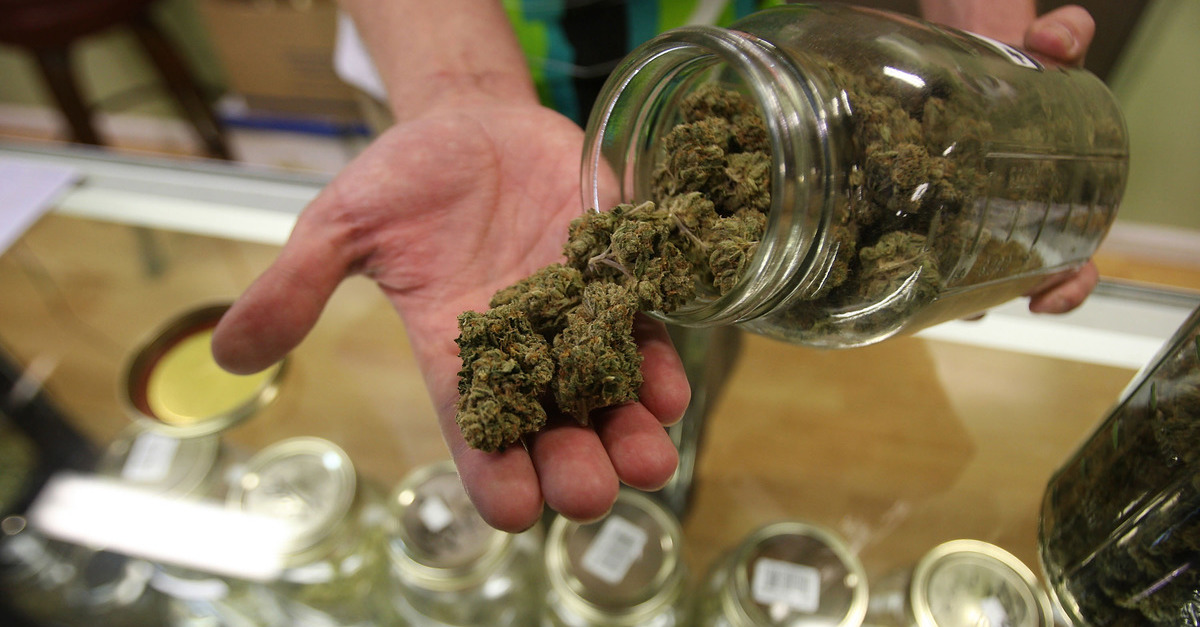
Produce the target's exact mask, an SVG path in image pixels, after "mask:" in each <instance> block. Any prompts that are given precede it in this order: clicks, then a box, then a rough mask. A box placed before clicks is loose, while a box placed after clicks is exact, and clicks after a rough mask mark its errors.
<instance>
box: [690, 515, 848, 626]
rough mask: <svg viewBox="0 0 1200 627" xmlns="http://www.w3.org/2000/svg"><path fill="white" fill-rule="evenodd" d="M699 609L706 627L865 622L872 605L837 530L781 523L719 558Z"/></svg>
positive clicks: (702, 624) (744, 541)
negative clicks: (869, 607)
mask: <svg viewBox="0 0 1200 627" xmlns="http://www.w3.org/2000/svg"><path fill="white" fill-rule="evenodd" d="M698 607H699V609H698V610H697V613H698V619H697V622H696V624H697V625H698V626H699V627H774V626H781V627H782V626H787V627H803V626H811V627H817V626H824V627H858V625H861V624H862V621H863V616H865V614H866V611H867V577H866V573H865V572H864V571H863V566H862V563H861V562H860V561H859V560H858V557H856V556H855V555H854V554H853V553H852V552H851V551H850V549H849V547H847V546H846V544H845V542H844V541H843V540H842V539H841V538H840V537H838V536H837V534H835V533H833V532H832V531H829V530H827V529H824V528H822V527H819V526H816V525H811V524H808V523H802V522H791V521H789V522H779V523H774V524H770V525H766V526H764V527H762V528H760V529H759V530H757V531H755V532H754V533H752V534H750V535H749V536H747V537H746V539H745V540H743V541H742V542H741V544H739V545H738V546H737V547H736V548H735V549H734V550H732V551H730V552H729V554H727V555H726V556H725V557H724V558H723V559H721V560H719V561H718V562H717V564H716V565H715V566H714V567H713V569H712V570H711V572H710V573H709V575H708V577H707V578H706V582H705V584H704V587H703V593H702V594H701V596H700V601H699V606H698Z"/></svg>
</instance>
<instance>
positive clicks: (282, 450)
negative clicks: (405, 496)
mask: <svg viewBox="0 0 1200 627" xmlns="http://www.w3.org/2000/svg"><path fill="white" fill-rule="evenodd" d="M355 494H356V475H355V472H354V464H353V463H352V462H351V461H350V457H349V456H348V455H346V452H345V451H343V450H342V449H341V448H339V447H338V446H337V445H335V444H334V443H332V442H329V441H328V440H322V439H320V438H312V437H297V438H290V439H287V440H282V441H280V442H276V443H275V444H272V445H270V446H268V447H266V448H264V449H262V450H261V451H259V452H258V453H256V454H255V455H254V456H253V457H251V458H250V459H249V460H247V462H246V467H245V472H244V473H243V474H242V476H241V478H240V480H239V481H238V482H236V483H234V485H233V487H232V488H231V489H230V491H229V495H228V497H227V502H228V504H229V506H230V507H233V508H235V509H238V510H241V511H244V512H247V513H252V514H260V515H265V516H271V517H274V518H281V519H283V520H286V521H289V522H291V523H294V525H295V529H296V532H295V537H294V538H293V541H292V543H291V545H292V546H291V549H292V553H293V555H296V554H299V553H302V552H304V551H305V550H307V549H310V548H312V547H314V546H315V545H317V544H318V543H320V542H321V541H322V540H323V539H325V538H326V537H328V536H329V535H330V534H331V533H332V532H333V530H334V529H335V528H337V527H338V525H339V524H340V523H341V522H342V521H343V520H344V519H345V518H346V517H347V514H348V512H349V511H350V508H351V506H352V505H353V504H354V499H355Z"/></svg>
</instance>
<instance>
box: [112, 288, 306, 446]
mask: <svg viewBox="0 0 1200 627" xmlns="http://www.w3.org/2000/svg"><path fill="white" fill-rule="evenodd" d="M228 309H229V305H228V304H219V305H209V306H205V307H200V308H198V309H193V310H191V311H188V312H186V313H184V314H182V315H180V316H179V317H177V318H175V319H173V320H171V321H170V322H168V323H167V324H165V325H164V326H163V327H162V328H161V329H159V330H158V331H157V332H156V333H155V334H154V335H153V336H152V338H151V339H150V340H149V341H148V342H146V343H145V344H143V345H142V347H141V348H140V349H138V350H137V351H136V352H135V353H134V355H133V357H132V358H131V359H130V360H129V364H128V366H127V367H126V368H125V381H124V383H123V385H122V386H121V399H122V401H123V402H124V404H125V406H126V409H127V411H128V412H129V413H130V415H131V416H132V417H133V418H134V419H135V420H137V421H138V422H141V423H142V424H145V425H147V426H148V427H150V428H153V429H157V430H159V431H162V432H164V433H169V434H171V435H174V436H176V437H195V436H200V435H209V434H213V433H217V432H220V431H223V430H225V429H228V428H229V427H232V426H233V425H235V424H237V423H239V422H241V421H243V420H245V419H247V418H249V417H251V416H253V415H254V414H256V413H258V412H259V411H260V410H262V409H263V408H264V407H266V406H267V405H269V404H270V403H271V402H272V401H274V400H275V397H276V396H277V395H278V393H279V384H280V381H281V378H282V376H283V374H284V371H285V370H286V363H287V360H286V359H285V360H282V361H280V362H279V363H276V364H274V365H272V366H271V367H269V368H267V369H265V370H262V371H261V372H256V373H254V374H249V375H237V374H233V373H230V372H227V371H226V370H224V369H223V368H221V367H220V366H219V365H217V362H216V360H215V359H213V356H212V334H213V329H214V328H215V327H216V325H217V322H218V321H219V320H220V319H221V316H222V314H224V313H225V311H227V310H228Z"/></svg>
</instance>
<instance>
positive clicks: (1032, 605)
mask: <svg viewBox="0 0 1200 627" xmlns="http://www.w3.org/2000/svg"><path fill="white" fill-rule="evenodd" d="M867 623H868V624H870V625H873V626H877V627H978V626H979V625H992V626H1000V625H1004V626H1006V627H1053V625H1054V622H1053V618H1052V615H1051V612H1050V602H1049V600H1048V598H1047V597H1046V593H1045V592H1044V591H1043V590H1042V588H1041V586H1040V585H1039V583H1038V580H1037V577H1036V576H1035V575H1034V574H1033V571H1031V570H1029V567H1028V566H1026V565H1025V564H1024V563H1022V562H1021V560H1019V559H1017V558H1016V557H1015V556H1014V555H1012V554H1011V553H1009V552H1008V551H1005V550H1004V549H1002V548H1000V547H998V546H996V545H994V544H990V543H987V542H980V541H978V540H952V541H950V542H945V543H943V544H940V545H938V546H937V547H934V549H933V550H931V551H929V552H928V553H926V554H925V556H924V557H922V558H921V559H920V561H918V562H917V564H916V566H915V567H913V568H912V569H909V570H903V571H898V572H896V573H893V574H892V575H889V576H887V577H885V578H883V579H882V580H880V581H879V582H877V583H876V584H875V585H874V586H872V589H871V602H870V604H869V607H868V612H867Z"/></svg>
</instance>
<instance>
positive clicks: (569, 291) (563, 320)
mask: <svg viewBox="0 0 1200 627" xmlns="http://www.w3.org/2000/svg"><path fill="white" fill-rule="evenodd" d="M582 295H583V274H582V273H581V272H579V270H576V269H575V268H572V267H569V266H566V265H563V264H561V263H555V264H550V265H548V266H546V267H544V268H542V269H541V270H538V271H537V272H535V273H533V274H532V275H530V276H529V277H526V278H525V279H522V280H520V281H518V282H517V283H515V284H513V285H511V286H509V287H506V288H504V289H502V290H500V291H499V292H496V294H495V295H493V296H492V300H491V302H490V303H488V306H489V307H500V306H503V305H513V306H514V307H516V308H517V309H520V310H521V312H522V313H524V314H525V317H526V318H527V319H528V320H529V323H530V324H531V325H533V329H534V330H535V331H537V332H538V333H540V334H542V336H544V337H546V338H547V339H552V338H553V337H554V336H555V335H557V334H558V333H559V332H560V331H562V329H563V327H565V326H567V313H568V312H570V311H571V310H572V309H574V308H575V307H577V306H578V305H579V300H580V298H581V297H582Z"/></svg>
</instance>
